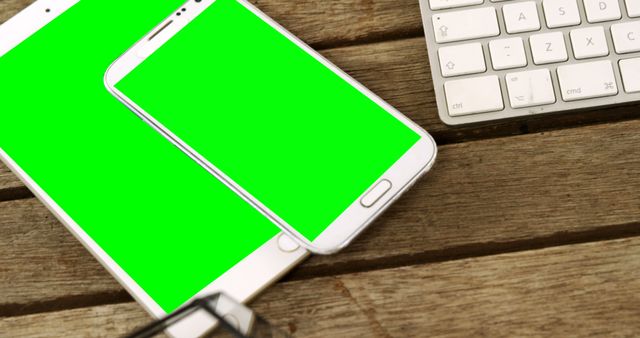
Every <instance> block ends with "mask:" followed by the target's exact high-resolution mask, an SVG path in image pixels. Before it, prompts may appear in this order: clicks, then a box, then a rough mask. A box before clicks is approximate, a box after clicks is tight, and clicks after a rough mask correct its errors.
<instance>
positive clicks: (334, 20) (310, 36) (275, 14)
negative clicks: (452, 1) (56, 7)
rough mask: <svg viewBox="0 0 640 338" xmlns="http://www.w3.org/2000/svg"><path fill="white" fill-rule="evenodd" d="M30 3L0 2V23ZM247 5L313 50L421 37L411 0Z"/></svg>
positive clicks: (272, 0)
mask: <svg viewBox="0 0 640 338" xmlns="http://www.w3.org/2000/svg"><path fill="white" fill-rule="evenodd" d="M33 1H34V0H4V1H2V3H0V22H3V21H5V20H7V19H9V18H10V17H11V16H13V15H15V14H16V13H17V12H19V11H20V10H22V9H23V8H24V7H26V6H28V5H29V4H31V3H32V2H33ZM250 1H251V2H252V3H253V4H255V5H256V6H257V7H258V8H260V9H261V10H262V11H263V12H265V13H266V14H267V15H269V16H270V17H272V18H274V19H275V20H276V21H277V22H279V23H280V24H282V25H283V26H284V27H286V28H287V29H288V30H290V31H291V32H292V33H294V34H295V35H298V36H299V37H301V38H302V39H303V40H305V41H306V42H307V43H309V44H312V45H313V46H314V47H316V48H327V47H331V46H338V45H348V44H355V43H361V42H366V41H376V40H385V39H393V38H398V37H407V36H417V35H423V31H422V21H421V18H420V8H419V5H418V2H417V1H413V0H377V1H369V0H329V1H289V0H250Z"/></svg>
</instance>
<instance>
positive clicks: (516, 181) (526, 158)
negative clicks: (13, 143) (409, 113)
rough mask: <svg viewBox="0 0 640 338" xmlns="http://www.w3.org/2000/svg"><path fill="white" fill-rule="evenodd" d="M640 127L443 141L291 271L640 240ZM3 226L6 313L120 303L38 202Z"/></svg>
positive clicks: (8, 205) (14, 209) (1, 213)
mask: <svg viewBox="0 0 640 338" xmlns="http://www.w3.org/2000/svg"><path fill="white" fill-rule="evenodd" d="M637 130H640V121H629V122H621V123H617V124H609V125H597V126H590V127H583V128H576V129H568V130H561V131H554V132H549V133H543V134H532V135H525V136H517V137H511V138H499V139H491V140H483V141H475V142H467V143H463V144H453V145H448V146H443V147H441V148H440V160H439V162H438V164H437V165H436V167H435V168H434V170H433V171H432V172H431V173H430V174H428V176H427V177H426V178H425V179H424V180H422V181H420V182H419V183H418V184H417V185H416V186H415V187H414V188H413V189H412V190H411V191H410V192H409V193H407V195H406V196H404V197H403V198H401V199H400V200H399V201H398V202H397V203H396V204H395V205H394V206H393V207H392V208H391V209H390V210H389V211H388V212H387V213H386V214H385V215H384V217H382V219H380V220H379V221H378V222H376V223H375V224H374V225H372V227H371V229H370V230H369V231H368V232H366V233H365V234H364V235H363V236H362V237H361V238H360V239H358V240H357V241H355V242H354V243H353V244H352V246H350V247H349V248H348V249H346V250H345V251H344V252H341V253H340V254H338V255H334V256H330V257H313V258H311V259H310V260H309V261H308V262H307V263H305V264H303V266H302V267H300V268H299V269H297V271H296V272H294V276H295V275H297V276H298V278H308V277H310V276H316V275H328V274H334V273H340V272H349V271H359V270H366V269H376V268H381V267H391V266H398V265H408V264H417V263H420V262H425V261H433V260H434V259H435V260H437V259H446V258H451V257H466V256H471V255H478V254H483V255H484V254H491V253H494V252H501V250H502V251H511V250H521V249H523V248H527V247H541V246H548V245H553V244H554V243H560V244H561V243H567V242H575V241H579V240H585V239H586V240H591V238H592V237H593V236H596V237H597V236H613V237H615V236H627V235H629V234H640V202H639V201H640V148H639V147H638V146H637V145H638V143H639V142H640V134H639V133H637ZM0 231H1V232H2V233H3V234H6V235H4V236H2V237H0V268H1V269H4V271H3V272H4V273H3V274H2V275H3V276H6V277H5V278H4V279H3V280H2V281H1V283H0V294H4V295H7V296H6V297H3V299H2V302H5V305H7V303H8V304H9V305H11V304H13V305H11V306H10V307H5V314H7V311H8V312H9V313H12V311H13V312H15V311H17V312H20V311H19V306H18V305H19V304H28V303H30V302H34V301H37V300H38V299H40V300H54V299H57V298H60V297H64V296H65V295H91V294H92V293H95V292H98V293H116V294H118V295H119V296H118V297H121V295H120V293H118V292H121V291H119V290H121V289H120V287H119V286H118V285H117V284H116V283H115V282H112V281H111V278H108V277H107V274H106V272H105V271H104V270H103V269H101V268H100V267H99V266H98V264H97V263H96V262H95V261H94V260H93V259H92V258H91V257H90V256H89V254H88V253H87V252H86V251H85V250H84V249H83V248H82V247H81V246H80V244H79V243H77V242H76V241H75V239H74V238H73V237H72V236H71V234H69V233H68V232H67V231H66V229H65V228H64V227H63V226H62V225H60V224H59V223H58V222H57V221H55V220H54V219H53V218H52V216H50V214H49V213H48V211H47V210H46V209H45V208H44V207H43V206H41V205H40V204H39V203H38V202H37V201H36V200H35V199H29V200H19V201H13V202H4V203H0ZM540 243H542V244H540ZM41 266H47V267H48V268H46V269H42V268H41ZM105 279H106V281H105ZM0 309H2V307H0Z"/></svg>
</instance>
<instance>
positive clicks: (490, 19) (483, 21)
mask: <svg viewBox="0 0 640 338" xmlns="http://www.w3.org/2000/svg"><path fill="white" fill-rule="evenodd" d="M432 21H433V29H434V30H435V34H436V42H438V43H443V42H452V41H462V40H471V39H478V38H484V37H489V36H496V35H498V34H500V27H498V16H497V14H496V10H495V9H494V8H492V7H483V8H478V9H467V10H462V11H455V12H446V13H438V14H436V15H434V16H433V17H432Z"/></svg>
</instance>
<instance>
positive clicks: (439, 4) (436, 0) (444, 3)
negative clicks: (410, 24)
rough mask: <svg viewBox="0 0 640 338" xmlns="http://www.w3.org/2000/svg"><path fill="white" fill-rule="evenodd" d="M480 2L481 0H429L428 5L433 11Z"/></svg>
mask: <svg viewBox="0 0 640 338" xmlns="http://www.w3.org/2000/svg"><path fill="white" fill-rule="evenodd" d="M482 2H483V0H429V7H431V9H433V10H434V11H435V10H438V9H445V8H455V7H462V6H470V5H479V4H481V3H482Z"/></svg>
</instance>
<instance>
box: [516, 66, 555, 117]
mask: <svg viewBox="0 0 640 338" xmlns="http://www.w3.org/2000/svg"><path fill="white" fill-rule="evenodd" d="M506 82H507V92H508V93H509V101H510V102H511V107H513V108H524V107H532V106H540V105H544V104H551V103H555V102H556V94H555V93H554V92H553V83H552V82H551V73H550V72H549V70H548V69H537V70H533V71H526V72H518V73H510V74H507V78H506Z"/></svg>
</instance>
